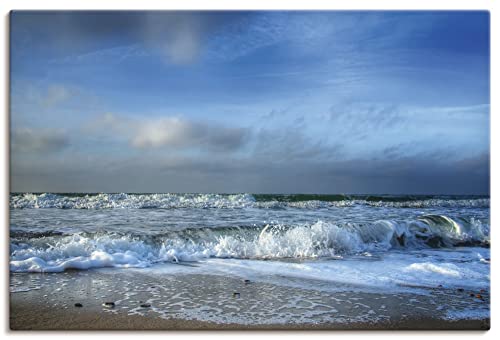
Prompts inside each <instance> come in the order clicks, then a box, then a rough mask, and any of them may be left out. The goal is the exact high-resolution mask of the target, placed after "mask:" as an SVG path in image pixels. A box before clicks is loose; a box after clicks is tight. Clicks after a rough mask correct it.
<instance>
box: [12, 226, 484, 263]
mask: <svg viewBox="0 0 500 340" xmlns="http://www.w3.org/2000/svg"><path fill="white" fill-rule="evenodd" d="M429 221H431V222H429ZM436 221H441V222H443V221H444V222H445V225H444V226H443V225H441V224H438V223H437V222H436ZM474 223H475V221H474V220H473V221H472V225H469V226H467V227H464V226H463V224H460V223H458V222H455V221H453V220H451V219H449V218H444V217H439V216H431V217H428V218H423V219H422V220H413V221H407V222H395V221H391V220H381V221H377V222H374V223H371V224H353V223H348V224H343V225H337V224H334V223H329V222H323V221H318V222H316V223H314V224H312V225H307V224H304V225H298V226H285V225H267V226H265V227H264V228H249V229H245V228H228V229H222V230H218V229H211V228H206V229H200V230H189V231H180V232H171V233H167V234H165V235H153V236H141V237H139V236H131V235H117V234H113V233H109V234H106V233H104V234H103V233H93V234H83V233H80V234H72V235H62V236H61V235H56V236H50V237H41V238H40V237H35V238H31V239H28V240H26V239H24V238H23V239H22V240H21V241H19V242H16V241H15V240H13V241H12V242H11V256H10V257H11V263H10V268H11V271H15V272H24V271H31V272H33V271H34V272H42V271H46V272H48V271H63V270H65V269H69V268H73V269H88V268H96V267H110V266H113V267H147V266H150V265H152V264H154V263H158V262H179V261H198V260H202V259H207V258H239V259H285V258H321V257H327V258H335V257H338V256H343V255H350V254H363V253H366V252H368V253H372V252H378V253H379V252H384V251H387V250H389V249H399V248H409V249H425V248H429V245H430V246H449V245H453V244H456V243H457V242H458V243H460V242H466V241H469V242H470V241H475V242H487V241H488V237H489V231H487V230H486V231H485V230H483V231H481V232H479V231H475V230H476V229H477V228H483V227H484V225H483V224H481V223H475V224H474ZM472 231H474V232H472ZM478 235H479V236H481V237H483V238H479V239H478V238H475V237H477V236H478ZM423 269H425V268H422V270H423ZM427 270H428V271H429V270H432V267H429V268H427Z"/></svg>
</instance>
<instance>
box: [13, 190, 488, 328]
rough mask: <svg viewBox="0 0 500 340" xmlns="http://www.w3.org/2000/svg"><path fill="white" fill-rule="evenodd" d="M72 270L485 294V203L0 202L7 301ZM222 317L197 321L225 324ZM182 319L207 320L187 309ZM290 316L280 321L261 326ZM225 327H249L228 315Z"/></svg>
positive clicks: (481, 308)
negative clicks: (6, 231)
mask: <svg viewBox="0 0 500 340" xmlns="http://www.w3.org/2000/svg"><path fill="white" fill-rule="evenodd" d="M72 270H78V271H79V273H82V275H83V273H89V272H92V271H97V272H99V273H106V275H116V274H120V275H132V276H133V277H137V276H140V275H144V276H148V277H151V276H155V275H156V276H157V277H169V279H172V278H175V277H181V276H182V275H191V274H197V275H202V276H203V275H208V276H223V277H228V278H231V279H238V280H239V279H241V280H243V279H244V280H248V281H249V282H250V281H251V282H259V283H260V284H263V285H265V284H269V285H278V286H280V287H285V288H287V289H288V288H290V289H308V290H314V291H316V292H329V293H332V292H337V293H338V292H343V291H349V292H356V293H357V294H363V293H377V294H380V293H384V294H386V293H387V294H410V295H411V296H422V297H425V296H427V297H429V294H430V293H429V292H431V291H432V290H433V289H436V288H437V287H443V288H444V289H447V290H449V291H456V290H457V289H458V290H459V291H464V290H465V291H473V292H476V291H479V290H489V287H490V199H489V197H487V196H432V195H427V196H418V195H417V196H411V195H379V196H374V195H309V194H307V195H253V194H247V193H244V194H168V193H166V194H125V193H119V194H104V193H99V194H53V193H40V194H32V193H13V194H11V195H10V271H11V274H12V275H11V292H12V293H16V292H22V291H29V290H30V289H40V285H43V280H41V281H40V280H39V281H38V283H37V284H35V285H33V282H32V281H29V280H23V277H24V276H23V275H31V274H28V273H46V274H47V273H52V274H51V275H52V276H51V278H52V279H51V280H54V278H55V280H58V278H60V279H61V280H63V277H64V276H63V275H65V273H67V272H69V271H71V272H72ZM202 276H201V277H202ZM30 278H32V276H30ZM30 280H31V279H30ZM63 281H64V280H63ZM30 282H31V283H30ZM51 282H52V283H53V282H54V281H51ZM61 282H62V281H61ZM285 288H283V289H285ZM197 289H199V288H197ZM235 294H236V293H235ZM239 294H240V293H238V295H237V296H238V297H239V296H240V295H239ZM306 295H307V294H306ZM452 295H453V294H451V295H450V296H451V297H450V296H449V297H448V299H456V300H454V302H453V303H450V306H452V305H453V306H458V304H460V303H462V302H461V300H462V299H463V297H453V296H452ZM305 299H306V300H307V297H305ZM471 306H472V307H473V308H471ZM200 308H202V307H200ZM436 308H440V307H439V306H437V307H436ZM441 308H442V306H441ZM187 310H189V308H184V309H183V311H182V313H187ZM443 313H444V314H443V315H444V316H445V317H447V318H454V317H455V318H488V317H489V304H486V305H484V304H483V305H481V304H477V301H476V302H474V303H472V304H471V303H469V304H467V303H464V304H463V305H460V306H458V307H457V308H451V309H448V310H445V311H444V312H443ZM222 314H224V313H222V312H221V313H219V314H218V315H217V313H215V314H214V316H213V317H214V318H215V319H213V320H212V319H210V318H209V319H207V320H209V321H214V320H215V322H225V321H224V320H226V321H227V319H224V318H223V316H222ZM299 314H300V313H299ZM299 314H297V315H299ZM377 314H380V313H377ZM203 315H204V316H203ZM300 315H302V316H301V317H302V319H300V320H304V319H303V318H304V313H302V314H300ZM182 317H183V318H195V319H200V318H201V319H203V318H204V317H205V319H206V318H208V316H207V315H206V313H205V314H204V313H201V312H199V311H198V312H197V313H195V314H193V315H190V316H189V315H187V314H182ZM235 318H236V319H235ZM238 318H239V319H238ZM205 319H204V320H205ZM291 319H293V317H292V316H290V314H289V313H288V314H286V313H285V314H282V315H275V316H274V318H273V319H272V322H274V323H279V322H290V320H291ZM230 320H232V321H231V322H239V323H245V322H246V321H248V320H249V319H248V318H246V317H245V314H244V313H243V314H242V313H239V314H238V316H235V317H234V318H233V319H230ZM267 320H271V319H267ZM311 320H312V321H318V320H317V319H315V318H312V319H311ZM311 320H309V319H307V320H306V321H311ZM265 321H266V319H265V318H261V319H260V321H258V322H261V323H262V322H265ZM253 322H257V321H255V320H254V321H253Z"/></svg>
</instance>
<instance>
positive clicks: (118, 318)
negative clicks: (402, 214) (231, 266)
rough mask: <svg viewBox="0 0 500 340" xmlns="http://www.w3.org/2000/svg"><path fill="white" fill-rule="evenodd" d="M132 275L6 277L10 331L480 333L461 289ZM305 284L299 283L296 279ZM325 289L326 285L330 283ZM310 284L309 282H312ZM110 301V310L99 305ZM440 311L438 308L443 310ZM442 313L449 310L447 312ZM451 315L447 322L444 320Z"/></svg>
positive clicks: (475, 304)
mask: <svg viewBox="0 0 500 340" xmlns="http://www.w3.org/2000/svg"><path fill="white" fill-rule="evenodd" d="M137 273H138V271H129V272H127V271H113V270H108V271H106V270H105V271H102V270H101V271H85V272H82V271H71V272H66V273H58V274H11V294H10V328H11V330H56V329H58V330H61V329H66V330H130V329H134V330H236V329H254V330H259V329H268V330H272V329H315V330H322V329H324V330H328V329H330V330H349V329H356V330H365V329H366V330H377V329H380V330H382V329H400V330H417V329H426V330H438V329H462V330H463V329H468V330H487V329H489V327H490V320H489V318H484V317H483V318H481V317H478V318H476V319H461V318H460V317H459V315H460V313H461V311H463V310H466V309H474V308H484V306H485V305H487V304H488V305H489V294H488V292H483V293H482V294H481V299H478V298H476V297H471V296H470V294H474V293H473V292H469V291H456V290H453V291H452V290H448V289H446V288H442V287H438V288H436V289H432V290H430V291H429V292H428V294H426V295H413V294H401V293H397V294H387V293H386V292H384V293H380V294H377V293H366V292H356V291H355V290H352V291H349V289H347V290H345V289H343V291H339V292H331V291H330V292H329V291H328V290H326V289H325V290H321V289H320V290H318V289H314V290H312V289H307V288H296V287H293V285H290V284H288V285H286V286H282V285H273V284H270V283H262V282H253V281H250V282H249V281H247V282H245V281H244V280H241V279H239V278H231V277H224V276H217V275H192V274H190V275H173V276H164V275H163V276H151V275H143V276H138V275H137ZM301 283H302V284H303V285H304V287H307V286H308V284H307V281H303V282H301ZM330 284H331V283H330ZM316 287H317V285H316ZM106 302H113V304H114V305H112V306H111V307H110V306H103V303H106ZM443 306H446V307H445V308H443ZM450 311H452V313H451V314H450ZM450 315H455V317H450Z"/></svg>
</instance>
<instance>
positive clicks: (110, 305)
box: [102, 302, 115, 308]
mask: <svg viewBox="0 0 500 340" xmlns="http://www.w3.org/2000/svg"><path fill="white" fill-rule="evenodd" d="M102 306H103V307H106V308H114V307H115V303H114V302H104V303H103V304H102Z"/></svg>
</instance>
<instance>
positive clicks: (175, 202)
mask: <svg viewBox="0 0 500 340" xmlns="http://www.w3.org/2000/svg"><path fill="white" fill-rule="evenodd" d="M489 204H490V200H489V199H488V198H474V199H442V198H431V199H421V200H415V199H412V200H408V201H395V202H393V201H385V200H380V201H376V200H375V201H372V200H370V201H367V200H363V199H358V198H345V199H340V200H336V201H322V200H299V201H278V200H274V199H273V198H272V197H271V198H270V200H260V201H257V200H256V199H255V197H254V196H253V195H250V194H233V195H222V194H170V193H166V194H125V193H120V194H104V193H101V194H88V195H62V194H61V195H59V194H51V193H43V194H31V193H25V194H12V195H11V196H10V207H11V208H12V209H48V208H59V209H147V208H159V209H171V208H217V209H235V208H274V209H275V208H287V207H289V208H300V209H321V208H331V207H352V206H354V205H368V206H373V207H392V208H429V207H489Z"/></svg>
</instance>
